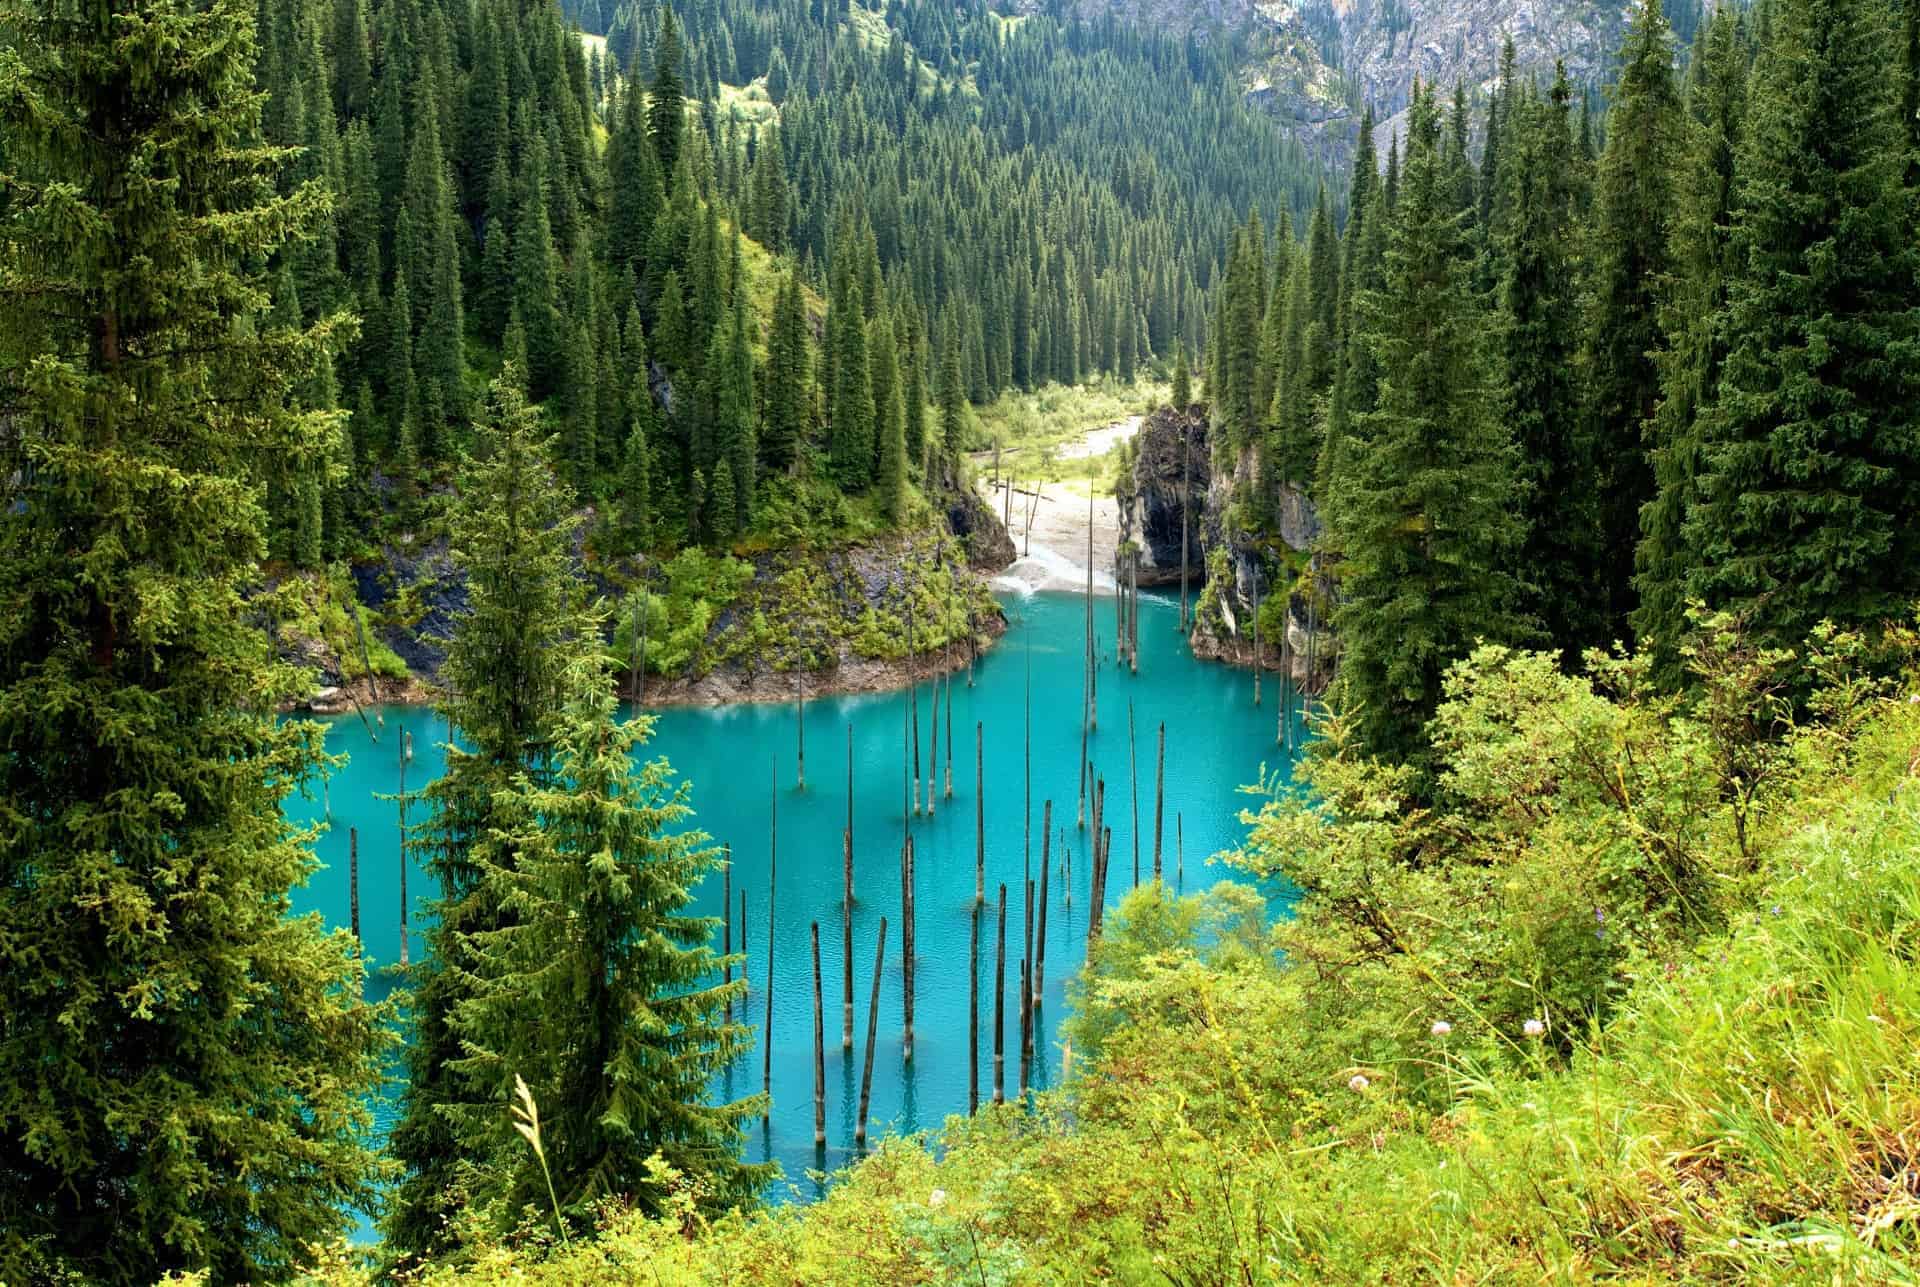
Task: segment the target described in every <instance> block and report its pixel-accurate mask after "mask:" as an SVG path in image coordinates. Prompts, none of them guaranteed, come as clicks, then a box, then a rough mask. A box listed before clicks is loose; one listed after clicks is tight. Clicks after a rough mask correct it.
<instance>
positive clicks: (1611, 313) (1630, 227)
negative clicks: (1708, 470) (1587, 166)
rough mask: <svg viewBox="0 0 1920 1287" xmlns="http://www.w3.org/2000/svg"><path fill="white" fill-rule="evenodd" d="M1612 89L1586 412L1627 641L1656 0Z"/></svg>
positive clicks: (1664, 200) (1663, 204) (1646, 382)
mask: <svg viewBox="0 0 1920 1287" xmlns="http://www.w3.org/2000/svg"><path fill="white" fill-rule="evenodd" d="M1621 57H1622V60H1623V62H1624V63H1625V66H1624V67H1623V69H1622V70H1621V73H1620V85H1619V90H1618V96H1617V98H1616V99H1615V102H1614V106H1613V111H1612V113H1611V114H1610V115H1609V117H1608V127H1607V146H1606V151H1605V153H1604V154H1603V155H1602V156H1601V159H1600V168H1599V174H1598V177H1597V180H1596V183H1595V190H1594V211H1593V220H1592V223H1591V225H1590V226H1589V237H1588V244H1589V250H1588V260H1589V263H1590V265H1591V273H1592V276H1591V283H1592V284H1591V289H1590V290H1589V292H1588V298H1589V299H1590V301H1591V303H1590V306H1589V315H1588V318H1587V321H1586V346H1585V348H1586V352H1585V365H1586V369H1587V393H1586V402H1587V414H1588V416H1589V417H1590V424H1591V428H1590V430H1589V432H1590V433H1591V435H1592V442H1593V450H1594V459H1595V460H1596V462H1597V463H1598V466H1599V480H1598V481H1599V489H1598V490H1599V502H1600V532H1601V540H1602V545H1601V548H1602V550H1603V552H1604V555H1605V557H1604V559H1603V561H1602V564H1601V566H1600V567H1598V568H1596V569H1594V572H1595V573H1596V574H1597V576H1598V578H1599V579H1600V580H1601V582H1602V583H1603V584H1604V585H1605V588H1606V615H1605V619H1604V620H1603V622H1602V629H1603V630H1604V631H1605V632H1606V635H1607V637H1608V638H1609V639H1612V638H1625V637H1626V635H1627V633H1628V632H1627V615H1628V613H1630V612H1631V611H1632V609H1633V606H1634V599H1633V587H1632V571H1633V560H1632V559H1631V558H1630V557H1629V553H1630V551H1631V550H1632V549H1633V547H1634V545H1635V544H1636V543H1637V541H1638V538H1639V532H1640V507H1641V506H1642V505H1644V504H1645V503H1646V502H1647V501H1649V500H1651V499H1653V491H1654V480H1653V466H1652V462H1651V460H1650V458H1649V456H1648V452H1647V445H1646V425H1647V421H1648V420H1650V419H1651V418H1652V416H1653V413H1654V409H1655V406H1656V405H1657V403H1658V401H1659V396H1660V378H1659V371H1658V369H1657V368H1656V367H1655V365H1654V362H1653V358H1652V356H1651V355H1652V353H1653V352H1654V350H1655V349H1657V348H1658V347H1659V346H1660V339H1661V336H1660V308H1661V305H1662V302H1663V301H1662V290H1663V287H1664V284H1665V283H1666V282H1667V280H1668V277H1669V274H1670V272H1671V271H1672V264H1671V260H1670V258H1669V249H1670V245H1671V242H1670V235H1671V227H1670V225H1671V220H1672V218H1673V214H1674V209H1675V201H1674V176H1675V172H1676V167H1677V163H1678V162H1679V160H1680V144H1681V129H1682V122H1681V110H1680V97H1679V91H1678V89H1677V87H1676V86H1675V84H1674V76H1673V47H1672V41H1671V39H1670V37H1669V35H1668V29H1667V20H1666V18H1665V16H1664V15H1663V14H1662V12H1661V5H1660V0H1643V3H1642V4H1641V5H1640V7H1639V10H1638V11H1637V12H1636V13H1635V15H1634V19H1633V25H1632V27H1631V29H1630V30H1629V32H1628V35H1627V43H1626V47H1625V49H1624V50H1623V51H1622V54H1621Z"/></svg>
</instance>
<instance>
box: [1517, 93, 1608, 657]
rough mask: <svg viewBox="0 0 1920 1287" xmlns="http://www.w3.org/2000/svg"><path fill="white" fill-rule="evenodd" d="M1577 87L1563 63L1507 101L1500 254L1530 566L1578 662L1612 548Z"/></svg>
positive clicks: (1601, 604) (1539, 606)
mask: <svg viewBox="0 0 1920 1287" xmlns="http://www.w3.org/2000/svg"><path fill="white" fill-rule="evenodd" d="M1572 103H1573V90H1572V87H1571V85H1569V84H1568V82H1567V78H1566V73H1565V70H1564V69H1563V68H1556V71H1555V77H1554V82H1553V86H1552V88H1551V90H1550V91H1549V94H1548V97H1547V98H1546V99H1544V100H1543V99H1541V98H1540V97H1539V96H1538V95H1537V94H1535V93H1531V92H1528V93H1525V94H1524V95H1522V94H1520V93H1519V91H1517V90H1516V91H1515V94H1514V96H1512V97H1509V98H1508V99H1507V100H1505V107H1506V113H1507V124H1506V129H1507V152H1506V155H1505V157H1504V159H1503V163H1502V177H1503V179H1504V181H1505V182H1504V187H1505V189H1506V195H1505V196H1504V197H1502V198H1500V199H1499V201H1498V203H1497V204H1498V206H1499V208H1500V209H1501V211H1502V212H1503V221H1502V222H1503V226H1504V228H1505V233H1504V235H1503V236H1501V237H1500V238H1499V257H1500V259H1501V260H1502V262H1504V264H1505V265H1506V268H1505V274H1504V277H1503V278H1502V280H1501V282H1500V288H1499V304H1500V315H1499V323H1500V335H1499V343H1500V351H1501V358H1502V361H1501V363H1500V370H1501V373H1502V375H1503V376H1504V397H1503V399H1502V408H1501V410H1502V413H1503V418H1504V419H1505V421H1506V423H1507V425H1508V427H1509V429H1510V430H1511V431H1512V434H1513V438H1514V442H1515V444H1516V445H1517V446H1518V448H1519V450H1520V459H1521V461H1522V468H1523V476H1524V478H1525V480H1526V482H1527V488H1526V492H1525V500H1524V505H1525V512H1524V522H1525V525H1526V539H1525V542H1524V543H1523V544H1522V546H1521V552H1520V566H1521V567H1523V568H1525V569H1527V572H1528V575H1529V576H1530V577H1532V578H1533V581H1534V589H1535V593H1534V595H1533V598H1532V604H1531V606H1532V609H1533V612H1534V615H1535V616H1537V617H1538V618H1539V620H1540V623H1541V625H1542V627H1543V628H1544V629H1545V631H1546V636H1547V642H1548V643H1549V644H1550V645H1551V646H1553V647H1555V648H1558V649H1559V650H1560V651H1561V654H1562V657H1561V660H1562V661H1563V662H1564V663H1565V664H1567V665H1568V666H1574V665H1578V664H1579V662H1580V658H1581V654H1582V653H1583V652H1584V650H1585V649H1587V648H1589V647H1596V646H1604V644H1605V643H1606V642H1607V639H1606V629H1607V615H1606V614H1607V600H1606V597H1605V593H1604V591H1605V587H1606V580H1605V577H1604V575H1603V572H1604V565H1605V563H1606V562H1607V558H1608V556H1607V555H1606V554H1605V552H1604V549H1603V547H1602V545H1601V535H1600V514H1599V511H1598V508H1597V507H1596V506H1595V504H1594V488H1593V483H1594V469H1595V465H1596V463H1597V462H1596V460H1595V453H1594V449H1593V442H1592V439H1591V436H1590V432H1589V430H1590V426H1589V424H1588V422H1585V421H1584V420H1583V419H1582V417H1581V415H1580V400H1579V390H1578V387H1577V385H1576V384H1575V379H1576V376H1575V368H1574V358H1575V355H1576V350H1577V346H1578V342H1579V340H1578V324H1577V318H1576V315H1575V313H1574V308H1575V301H1576V299H1577V298H1578V296H1577V285H1578V283H1577V271H1578V268H1577V266H1578V262H1579V255H1578V249H1577V246H1576V244H1575V238H1576V236H1577V235H1578V227H1577V215H1576V211H1575V195H1574V174H1575V168H1576V167H1575V161H1574V155H1573V147H1574V142H1573V131H1572V119H1571V109H1572Z"/></svg>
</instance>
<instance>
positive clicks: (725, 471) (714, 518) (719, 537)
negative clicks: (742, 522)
mask: <svg viewBox="0 0 1920 1287" xmlns="http://www.w3.org/2000/svg"><path fill="white" fill-rule="evenodd" d="M739 504H740V502H739V497H738V494H737V491H736V489H735V487H734V485H733V462H732V461H731V460H729V459H728V458H727V457H725V456H722V457H720V459H719V461H718V462H717V463H716V464H715V465H714V467H713V486H712V487H711V488H709V489H708V492H707V505H706V512H705V514H704V515H703V518H704V522H705V532H704V534H705V536H706V541H707V544H709V545H726V544H728V543H729V542H731V541H732V540H733V538H734V536H735V535H736V534H737V533H738V532H739V530H740V528H739V523H738V519H737V515H738V514H739V512H740V511H739Z"/></svg>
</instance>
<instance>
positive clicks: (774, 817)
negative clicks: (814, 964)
mask: <svg viewBox="0 0 1920 1287" xmlns="http://www.w3.org/2000/svg"><path fill="white" fill-rule="evenodd" d="M771 784H772V788H773V789H772V790H771V791H769V792H768V796H767V1026H766V1030H765V1031H764V1032H762V1033H761V1034H760V1090H761V1093H762V1094H764V1095H765V1096H766V1097H767V1107H766V1111H765V1112H764V1113H762V1114H761V1119H760V1120H761V1121H763V1122H765V1121H770V1120H772V1117H773V944H774V927H773V904H774V894H775V893H776V891H777V890H778V889H779V871H780V823H779V810H780V785H779V784H780V767H779V764H778V762H777V761H776V762H775V764H774V768H773V774H772V783H771Z"/></svg>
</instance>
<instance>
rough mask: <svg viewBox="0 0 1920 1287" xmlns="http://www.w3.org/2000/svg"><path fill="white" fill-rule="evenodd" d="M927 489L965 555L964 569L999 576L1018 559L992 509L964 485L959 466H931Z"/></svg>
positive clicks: (941, 463)
mask: <svg viewBox="0 0 1920 1287" xmlns="http://www.w3.org/2000/svg"><path fill="white" fill-rule="evenodd" d="M933 472H934V477H933V480H932V483H933V486H932V488H931V489H930V491H931V495H932V499H933V502H934V504H935V505H937V506H939V507H940V508H941V509H942V511H943V512H944V513H945V515H946V520H947V530H948V531H950V532H952V533H953V534H954V536H955V537H957V538H959V541H960V544H961V546H962V548H964V549H965V550H966V552H967V566H968V567H970V568H972V569H973V570H974V571H976V572H998V571H999V570H1000V569H1002V568H1004V567H1006V566H1007V564H1009V563H1011V562H1013V561H1014V559H1015V558H1017V557H1018V556H1019V552H1018V551H1017V550H1015V549H1014V547H1013V537H1012V536H1010V535H1009V534H1008V533H1007V527H1006V524H1004V523H1002V522H1001V521H1000V516H999V515H998V514H996V513H994V512H993V506H991V505H989V504H987V503H986V501H984V500H982V499H981V498H980V494H979V493H978V492H976V491H974V490H973V489H972V488H971V487H968V486H967V485H966V482H965V480H964V479H963V478H961V476H960V470H959V466H958V465H957V464H956V463H955V461H954V460H952V459H951V458H942V459H939V460H937V461H936V462H935V464H934V470H933Z"/></svg>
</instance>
